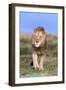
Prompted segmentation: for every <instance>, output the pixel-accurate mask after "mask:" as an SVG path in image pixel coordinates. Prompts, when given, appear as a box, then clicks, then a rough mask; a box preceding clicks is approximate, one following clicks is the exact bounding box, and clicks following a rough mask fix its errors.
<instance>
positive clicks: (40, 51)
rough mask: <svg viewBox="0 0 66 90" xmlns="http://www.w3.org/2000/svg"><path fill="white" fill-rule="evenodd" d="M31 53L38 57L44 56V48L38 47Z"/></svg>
mask: <svg viewBox="0 0 66 90" xmlns="http://www.w3.org/2000/svg"><path fill="white" fill-rule="evenodd" d="M32 50H33V52H35V53H37V54H38V55H43V54H45V49H44V47H39V48H35V47H33V48H32Z"/></svg>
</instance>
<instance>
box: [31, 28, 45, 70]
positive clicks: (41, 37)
mask: <svg viewBox="0 0 66 90" xmlns="http://www.w3.org/2000/svg"><path fill="white" fill-rule="evenodd" d="M45 56H46V32H45V30H44V28H42V27H38V28H35V29H34V31H33V33H32V60H33V67H34V68H35V69H39V70H44V68H43V65H44V61H45Z"/></svg>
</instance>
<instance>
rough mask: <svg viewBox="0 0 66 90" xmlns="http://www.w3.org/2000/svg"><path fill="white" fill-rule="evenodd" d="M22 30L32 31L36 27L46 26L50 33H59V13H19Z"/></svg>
mask: <svg viewBox="0 0 66 90" xmlns="http://www.w3.org/2000/svg"><path fill="white" fill-rule="evenodd" d="M19 15H20V16H19V24H20V27H19V28H20V32H26V33H31V32H32V31H33V29H34V28H36V27H38V26H41V27H44V28H45V30H46V32H47V33H49V34H53V35H56V36H57V34H58V14H57V13H37V12H20V13H19Z"/></svg>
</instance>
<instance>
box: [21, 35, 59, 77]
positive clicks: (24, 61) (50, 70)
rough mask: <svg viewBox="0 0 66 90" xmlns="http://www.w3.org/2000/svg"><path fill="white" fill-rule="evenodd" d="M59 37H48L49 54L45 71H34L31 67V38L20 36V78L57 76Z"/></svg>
mask: <svg viewBox="0 0 66 90" xmlns="http://www.w3.org/2000/svg"><path fill="white" fill-rule="evenodd" d="M57 46H58V45H57V37H56V36H52V35H48V36H47V54H46V60H45V64H44V71H39V70H34V69H33V67H32V66H31V62H32V57H31V53H32V47H31V36H29V35H25V34H23V35H21V36H20V77H38V76H54V75H57V69H58V59H57Z"/></svg>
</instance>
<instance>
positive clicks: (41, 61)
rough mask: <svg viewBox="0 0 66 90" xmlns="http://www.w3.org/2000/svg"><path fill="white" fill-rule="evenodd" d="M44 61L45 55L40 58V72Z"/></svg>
mask: <svg viewBox="0 0 66 90" xmlns="http://www.w3.org/2000/svg"><path fill="white" fill-rule="evenodd" d="M44 61H45V55H42V56H40V65H39V70H42V71H43V70H44V67H43V65H44Z"/></svg>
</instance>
